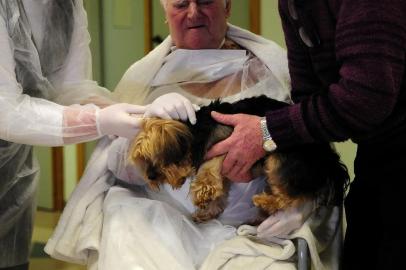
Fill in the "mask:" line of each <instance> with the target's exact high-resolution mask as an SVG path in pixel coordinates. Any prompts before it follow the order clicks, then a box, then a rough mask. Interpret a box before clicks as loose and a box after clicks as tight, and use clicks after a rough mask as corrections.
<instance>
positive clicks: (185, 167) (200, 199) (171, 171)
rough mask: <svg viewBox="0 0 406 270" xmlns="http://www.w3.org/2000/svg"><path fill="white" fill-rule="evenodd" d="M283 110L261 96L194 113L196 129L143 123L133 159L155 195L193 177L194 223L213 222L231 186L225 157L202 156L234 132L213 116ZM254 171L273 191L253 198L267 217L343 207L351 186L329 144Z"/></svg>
mask: <svg viewBox="0 0 406 270" xmlns="http://www.w3.org/2000/svg"><path fill="white" fill-rule="evenodd" d="M284 106H288V105H287V104H286V103H283V102H279V101H276V100H273V99H270V98H267V97H265V96H260V97H253V98H247V99H244V100H241V101H238V102H236V103H232V104H230V103H221V102H220V101H215V102H212V103H211V104H210V105H208V106H205V107H202V108H201V109H200V110H199V111H198V112H196V118H197V123H196V124H195V125H190V124H185V123H183V122H180V121H176V120H163V119H148V120H145V121H144V123H143V128H142V131H141V132H140V133H139V134H138V136H137V137H136V138H135V140H134V142H133V144H132V146H131V148H130V153H129V158H130V160H131V161H132V162H133V163H134V164H135V165H136V166H138V167H139V169H140V170H141V171H142V172H143V173H144V179H145V181H147V183H148V184H149V186H150V187H151V188H152V189H155V190H156V189H159V185H160V184H161V183H164V182H165V183H168V184H170V185H171V186H172V187H173V188H179V187H180V186H181V185H183V183H184V182H185V179H186V178H187V177H188V176H193V175H195V179H194V180H193V181H192V184H191V188H190V194H191V196H192V200H193V203H194V204H195V205H196V206H197V207H198V210H197V211H196V212H195V213H194V215H193V218H194V219H195V221H198V222H202V221H206V220H209V219H211V218H215V217H217V216H218V215H219V214H220V213H221V212H222V211H223V210H224V208H225V206H226V199H227V190H228V185H229V181H227V179H225V178H224V177H223V176H222V175H221V173H220V171H221V165H222V161H223V160H224V156H219V157H215V158H213V159H211V160H205V159H204V156H205V154H206V152H207V151H208V149H209V148H210V147H211V146H212V145H213V144H215V143H216V142H218V141H221V140H223V139H225V138H227V137H228V136H229V135H230V134H231V133H232V131H233V129H232V127H229V126H225V125H222V124H219V123H217V122H216V121H215V120H214V119H212V117H211V115H210V112H211V111H217V112H220V113H227V114H235V113H245V114H253V115H258V116H264V115H265V112H266V111H268V110H275V109H278V108H282V107H284ZM254 167H255V166H254ZM256 167H257V169H255V170H254V169H253V170H254V171H257V172H260V173H262V174H266V176H267V179H268V183H269V185H268V186H267V188H266V190H265V191H264V192H263V193H261V194H257V195H255V196H254V197H253V202H254V204H255V205H256V206H257V207H259V208H260V209H262V210H264V211H265V213H266V214H272V213H274V212H275V211H278V210H280V209H286V208H287V207H289V206H295V205H297V204H300V203H302V202H303V201H304V200H308V199H317V201H318V202H319V203H322V204H330V205H339V204H341V203H342V201H343V197H344V192H345V189H346V187H347V185H348V183H349V176H348V173H347V169H346V168H345V166H344V165H343V164H342V163H341V162H340V158H339V156H338V155H337V153H336V152H335V151H334V150H333V149H332V147H331V146H330V144H328V143H323V144H306V145H300V146H295V147H292V148H289V149H283V150H276V151H275V152H272V153H271V154H269V155H267V156H266V157H265V158H264V159H263V160H261V161H259V162H258V163H257V164H256ZM258 168H259V170H258Z"/></svg>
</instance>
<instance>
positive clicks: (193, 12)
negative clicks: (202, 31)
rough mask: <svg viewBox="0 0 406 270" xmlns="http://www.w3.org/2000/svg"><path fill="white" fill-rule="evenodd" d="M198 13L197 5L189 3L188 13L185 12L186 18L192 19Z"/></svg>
mask: <svg viewBox="0 0 406 270" xmlns="http://www.w3.org/2000/svg"><path fill="white" fill-rule="evenodd" d="M198 13H199V6H198V5H197V3H196V2H190V4H189V7H188V11H187V16H188V18H194V17H196V16H197V14H198Z"/></svg>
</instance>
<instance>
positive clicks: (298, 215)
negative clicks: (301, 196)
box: [257, 200, 316, 240]
mask: <svg viewBox="0 0 406 270" xmlns="http://www.w3.org/2000/svg"><path fill="white" fill-rule="evenodd" d="M315 205H316V203H315V201H313V200H311V201H307V202H304V203H303V204H301V205H299V206H296V207H291V208H288V209H286V210H285V211H282V210H281V211H278V212H276V213H275V214H273V215H271V216H269V217H268V218H267V219H266V220H264V221H263V222H262V223H261V224H260V225H259V226H258V228H257V236H258V237H260V238H264V239H266V240H270V239H271V238H272V237H278V238H285V237H286V236H287V235H289V234H290V233H292V232H293V231H294V230H297V229H299V228H300V227H301V226H302V225H303V224H304V223H305V221H306V220H307V219H308V218H309V217H310V215H311V214H312V213H313V211H314V210H315Z"/></svg>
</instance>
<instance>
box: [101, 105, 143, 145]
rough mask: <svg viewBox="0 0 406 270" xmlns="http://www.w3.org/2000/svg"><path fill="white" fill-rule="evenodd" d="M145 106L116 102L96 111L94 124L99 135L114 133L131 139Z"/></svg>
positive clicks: (140, 121) (138, 128)
mask: <svg viewBox="0 0 406 270" xmlns="http://www.w3.org/2000/svg"><path fill="white" fill-rule="evenodd" d="M144 113H145V106H139V105H132V104H127V103H117V104H114V105H110V106H107V107H105V108H103V109H101V110H99V111H98V113H97V116H96V124H97V127H98V130H99V133H100V135H115V136H119V137H124V138H127V139H132V138H134V137H135V135H137V133H138V132H139V130H140V127H141V123H142V114H144Z"/></svg>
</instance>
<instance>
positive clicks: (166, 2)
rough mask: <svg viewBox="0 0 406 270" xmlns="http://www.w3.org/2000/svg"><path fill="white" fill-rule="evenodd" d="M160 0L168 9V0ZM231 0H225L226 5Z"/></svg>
mask: <svg viewBox="0 0 406 270" xmlns="http://www.w3.org/2000/svg"><path fill="white" fill-rule="evenodd" d="M160 1H161V5H162V6H163V8H164V9H166V5H167V4H168V0H160ZM229 1H230V0H224V7H226V6H227V3H228V2H229Z"/></svg>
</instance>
